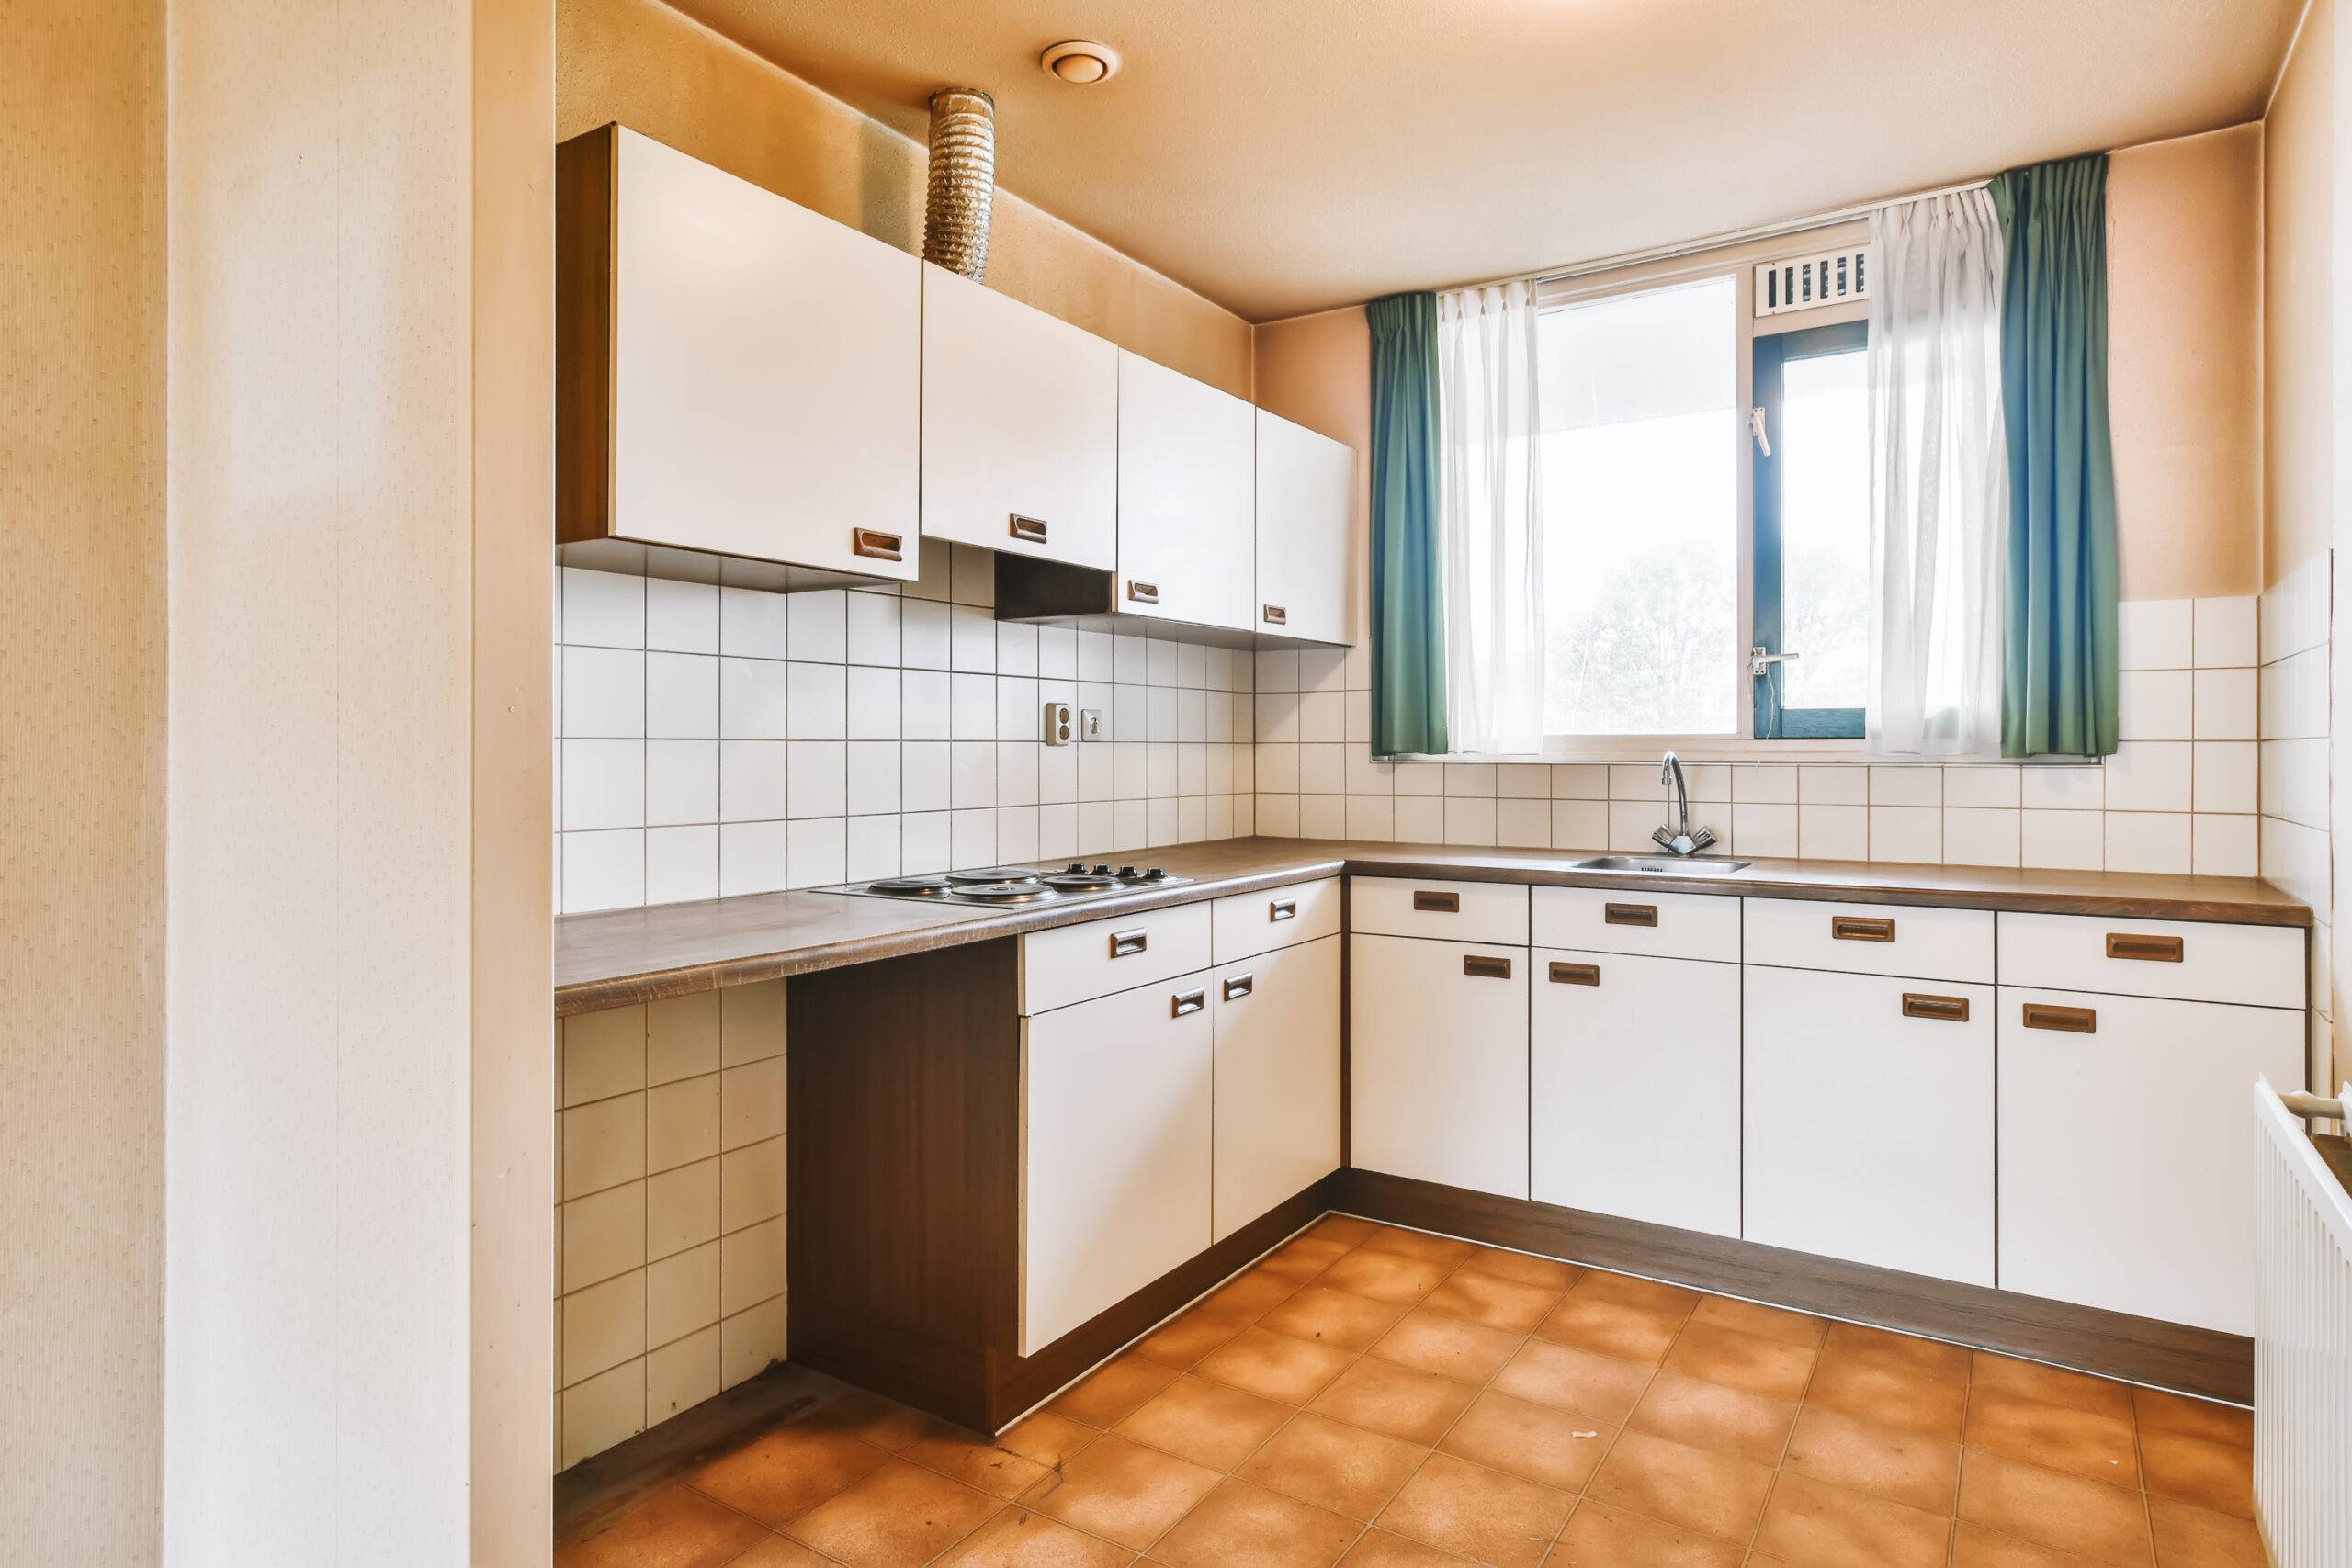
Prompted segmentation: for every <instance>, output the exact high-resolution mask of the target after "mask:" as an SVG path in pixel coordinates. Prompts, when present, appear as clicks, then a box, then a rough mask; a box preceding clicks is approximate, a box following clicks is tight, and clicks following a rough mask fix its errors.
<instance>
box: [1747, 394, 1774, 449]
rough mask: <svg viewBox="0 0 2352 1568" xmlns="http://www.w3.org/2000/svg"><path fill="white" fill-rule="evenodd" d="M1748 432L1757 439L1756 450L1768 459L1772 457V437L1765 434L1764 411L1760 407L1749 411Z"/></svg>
mask: <svg viewBox="0 0 2352 1568" xmlns="http://www.w3.org/2000/svg"><path fill="white" fill-rule="evenodd" d="M1747 431H1748V434H1751V435H1753V436H1755V437H1756V449H1757V450H1758V451H1759V452H1761V453H1763V454H1764V456H1766V457H1770V456H1771V455H1772V437H1771V436H1770V435H1769V434H1766V433H1765V429H1764V410H1763V408H1762V407H1761V406H1760V405H1759V406H1758V407H1756V408H1752V409H1749V410H1748V411H1747Z"/></svg>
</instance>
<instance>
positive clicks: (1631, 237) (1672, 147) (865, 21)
mask: <svg viewBox="0 0 2352 1568" xmlns="http://www.w3.org/2000/svg"><path fill="white" fill-rule="evenodd" d="M673 3H674V4H675V5H676V6H678V8H679V9H680V10H683V11H684V12H685V13H686V14H687V15H689V16H691V17H695V18H696V19H698V20H700V21H702V22H704V23H705V24H707V25H708V26H710V27H712V28H716V29H717V30H718V31H719V32H721V33H723V34H725V35H727V36H728V37H730V38H732V39H736V40H737V41H739V42H741V43H742V44H744V45H746V46H747V47H749V48H750V49H752V50H753V51H756V52H757V53H759V54H762V55H764V56H766V57H767V58H768V59H770V60H773V61H775V62H776V63H778V64H780V65H782V66H784V67H785V68H786V69H787V70H790V71H792V72H793V73H796V74H798V75H800V76H803V77H805V78H807V79H808V80H809V81H811V82H814V83H815V84H816V85H819V86H820V87H822V88H824V89H825V90H826V91H828V92H831V93H832V94H834V95H836V96H840V97H842V98H843V99H846V100H847V101H848V102H850V103H852V104H854V105H855V106H856V107H859V108H861V109H863V110H865V112H867V113H869V114H871V115H873V116H875V117H876V118H879V119H881V120H883V121H884V122H886V123H888V125H890V126H892V127H895V128H896V129H898V130H901V131H904V132H906V133H907V134H908V135H910V136H913V137H916V138H918V139H920V138H921V136H922V130H923V123H924V108H923V105H924V101H925V99H926V97H927V96H928V95H929V94H930V92H931V90H932V89H933V88H934V87H937V86H942V85H948V84H956V85H973V86H978V87H983V88H986V89H987V90H988V91H989V93H991V94H993V95H994V96H995V98H996V101H997V106H998V115H999V120H1000V130H999V151H998V164H997V178H998V181H999V183H1000V185H1001V186H1002V187H1003V188H1005V189H1007V190H1011V191H1013V192H1016V193H1018V194H1019V195H1021V196H1023V197H1027V198H1029V199H1030V200H1032V201H1035V202H1036V203H1037V204H1038V205H1040V206H1042V207H1044V208H1046V209H1047V210H1049V211H1051V212H1053V213H1055V214H1056V215H1057V216H1059V217H1061V218H1063V219H1066V220H1069V222H1071V223H1074V224H1076V225H1077V226H1078V227H1079V228H1080V229H1083V230H1085V231H1088V232H1090V233H1091V234H1094V235H1095V236H1097V237H1099V238H1100V239H1102V240H1103V241H1105V242H1107V243H1110V244H1112V245H1114V246H1116V247H1117V248H1118V249H1119V250H1121V251H1124V252H1125V253H1127V254H1129V255H1132V256H1134V257H1136V259H1138V260H1140V261H1143V262H1145V263H1146V264H1148V265H1151V266H1153V267H1156V268H1158V269H1159V270H1160V271H1162V272H1164V273H1166V274H1168V275H1169V276H1171V277H1173V278H1176V279H1177V280H1179V281H1180V282H1182V283H1184V284H1187V285H1189V286H1190V287H1192V288H1194V289H1197V290H1198V291H1199V292H1201V293H1202V294H1204V295H1205V296H1207V297H1208V298H1209V299H1214V300H1216V301H1217V302H1218V303H1219V304H1222V305H1224V306H1226V307H1227V308H1228V309H1231V310H1235V311H1238V312H1239V313H1240V314H1241V315H1244V316H1247V317H1249V318H1250V319H1252V320H1255V321H1267V320H1272V319H1275V318H1279V317H1283V316H1290V315H1296V314H1300V313H1303V312H1306V311H1311V310H1320V309H1323V308H1325V307H1328V306H1331V305H1338V304H1346V303H1351V302H1353V301H1357V300H1361V299H1370V298H1372V297H1374V296H1375V295H1379V294H1385V293H1388V292H1391V291H1394V290H1397V289H1400V288H1442V287H1445V286H1447V285H1450V284H1455V283H1461V282H1467V281H1472V280H1476V279H1482V278H1487V277H1493V276H1504V275H1510V274H1514V273H1521V272H1532V271H1536V270H1540V269H1544V268H1547V267H1557V266H1562V265H1568V264H1572V263H1575V262H1577V261H1581V260H1587V259H1590V258H1593V257H1598V256H1606V255H1613V254H1622V253H1624V252H1627V251H1632V250H1637V249H1642V248H1645V247H1648V246H1652V245H1658V244H1667V243H1674V242H1678V241H1681V240H1686V239H1691V238H1694V237H1697V236H1701V235H1705V234H1711V233H1716V232H1720V231H1726V230H1731V229H1736V228H1742V227H1745V226H1747V225H1749V224H1754V223H1761V222H1768V221H1772V220H1780V219H1785V218H1791V217H1798V216H1803V215H1805V214H1809V213H1813V212H1817V211H1822V210H1825V209H1831V208H1835V207H1840V206H1844V205H1847V204H1849V203H1853V202H1859V201H1868V200H1871V199H1875V198H1877V197H1883V196H1890V195H1896V194H1900V193H1902V192H1905V191H1908V190H1916V189H1919V188H1922V187H1926V186H1935V185H1939V184H1943V183H1947V182H1951V181H1954V180H1962V179H1968V178H1972V177H1974V176H1977V175H1985V174H1988V173H1990V172H1992V171H1994V170H1996V169H1998V168H2002V167H2004V166H2007V165H2009V164H2019V163H2026V162H2030V161H2032V160H2034V159H2038V158H2048V157H2055V156H2059V155H2062V154H2065V153H2070V152H2082V151H2086V150H2088V149H2092V148H2101V147H2120V146H2127V145H2130V144H2131V143H2134V142H2141V141H2154V140H2158V139H2161V138H2165V137H2170V136H2178V135H2183V134H2187V133H2189V132H2193V131H2199V130H2212V129H2215V128H2217V127H2221V126H2224V125H2233V124H2237V123H2239V122H2242V121H2245V120H2248V119H2254V118H2258V117H2260V115H2261V114H2262V112H2263V109H2264V107H2265V104H2266V101H2267V98H2268V96H2269V93H2270V89H2271V85H2272V82H2273V80H2274V79H2275V78H2276V76H2277V74H2278V68H2279V63H2280V61H2281V60H2282V58H2283V57H2284V56H2285V54H2286V51H2287V46H2288V42H2289V40H2290V37H2291V35H2292V33H2293V30H2294V27H2295V22H2296V17H2297V16H2298V14H2299V12H2300V11H2301V0H1778V3H1775V4H1763V3H1759V0H673ZM1070 38H1079V39H1094V40H1096V41H1100V42H1103V43H1108V44H1110V45H1112V46H1114V48H1116V49H1118V50H1120V51H1123V52H1124V53H1125V56H1126V63H1125V68H1124V69H1123V70H1122V71H1121V72H1120V73H1119V74H1118V75H1117V76H1116V77H1115V78H1114V79H1113V80H1111V81H1109V82H1107V83H1103V84H1102V85H1096V86H1091V87H1072V86H1068V85H1063V84H1060V83H1058V82H1056V81H1055V80H1053V79H1052V78H1050V77H1048V76H1047V75H1046V74H1045V73H1044V72H1042V71H1041V70H1040V69H1039V68H1038V65H1037V55H1038V52H1039V51H1041V50H1043V49H1044V48H1045V47H1046V45H1048V44H1051V43H1054V42H1056V41H1057V40H1059V39H1070Z"/></svg>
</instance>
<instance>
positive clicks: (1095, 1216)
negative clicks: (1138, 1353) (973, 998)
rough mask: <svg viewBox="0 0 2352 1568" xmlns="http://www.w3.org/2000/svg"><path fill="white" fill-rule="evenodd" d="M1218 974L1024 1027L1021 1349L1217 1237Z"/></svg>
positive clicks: (1087, 1005) (1043, 1017) (1102, 1001)
mask: <svg viewBox="0 0 2352 1568" xmlns="http://www.w3.org/2000/svg"><path fill="white" fill-rule="evenodd" d="M1214 979H1215V976H1213V975H1212V974H1210V973H1209V972H1207V971H1203V972H1200V973H1197V974H1193V975H1185V976H1178V977H1176V978H1175V979H1172V980H1165V981H1161V982H1160V983H1159V984H1157V985H1151V986H1145V987H1139V988H1137V989H1136V990H1132V991H1121V992H1119V993H1118V994H1116V995H1114V996H1108V997H1102V998H1097V999H1095V1000H1093V1001H1091V1002H1080V1003H1079V1004H1078V1005H1076V1006H1075V1007H1066V1008H1061V1009H1059V1010H1056V1011H1053V1012H1047V1013H1040V1014H1038V1015H1036V1016H1035V1017H1034V1018H1027V1019H1023V1021H1022V1054H1023V1069H1024V1070H1023V1082H1024V1084H1025V1091H1024V1106H1023V1110H1024V1115H1025V1122H1024V1127H1023V1146H1024V1156H1025V1165H1024V1169H1023V1181H1022V1194H1023V1227H1022V1229H1023V1242H1024V1249H1023V1259H1022V1269H1023V1292H1022V1303H1023V1313H1022V1325H1021V1353H1022V1354H1023V1355H1024V1356H1028V1355H1035V1353H1036V1352H1037V1351H1038V1350H1039V1349H1040V1348H1043V1347H1045V1346H1046V1345H1050V1344H1052V1343H1053V1342H1054V1341H1055V1340H1056V1339H1058V1338H1059V1337H1062V1336H1063V1335H1065V1334H1067V1333H1069V1331H1070V1330H1071V1329H1073V1328H1076V1327H1077V1326H1078V1325H1080V1324H1082V1323H1084V1322H1086V1321H1087V1320H1088V1319H1089V1318H1091V1317H1092V1316H1094V1315H1095V1314H1097V1313H1100V1312H1102V1311H1103V1310H1104V1309H1105V1308H1107V1307H1111V1306H1114V1305H1116V1304H1117V1303H1119V1302H1121V1301H1122V1300H1124V1299H1125V1298H1126V1297H1127V1296H1128V1295H1129V1294H1130V1293H1132V1292H1135V1291H1137V1290H1139V1289H1141V1288H1142V1287H1143V1286H1145V1285H1148V1284H1149V1283H1151V1281H1152V1280H1157V1279H1158V1278H1159V1276H1161V1275H1162V1274H1165V1273H1167V1272H1168V1271H1169V1270H1170V1269H1173V1268H1175V1267H1176V1266H1177V1265H1178V1264H1180V1263H1182V1262H1184V1261H1186V1260H1187V1259H1189V1258H1192V1257H1193V1255H1194V1254H1196V1253H1198V1252H1201V1251H1202V1250H1204V1248H1206V1247H1207V1246H1208V1245H1209V1182H1210V1168H1209V1145H1210V1136H1211V1132H1210V1129H1211V1124H1212V1123H1211V1118H1212V1115H1213V1099H1212V1095H1211V1083H1210V1075H1211V1073H1212V1072H1213V1070H1214V1061H1215V1048H1214V1043H1213V1036H1214V1031H1215V1021H1216V1010H1215V1008H1214V1006H1213V1005H1212V1003H1211V1001H1210V997H1211V996H1212V994H1213V993H1212V991H1211V989H1210V987H1211V986H1212V984H1213V982H1214Z"/></svg>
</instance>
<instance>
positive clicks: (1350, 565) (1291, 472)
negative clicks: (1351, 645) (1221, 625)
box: [1250, 409, 1356, 643]
mask: <svg viewBox="0 0 2352 1568" xmlns="http://www.w3.org/2000/svg"><path fill="white" fill-rule="evenodd" d="M1355 476H1356V453H1355V448H1354V447H1352V446H1347V445H1345V444H1344V443H1342V442H1338V441H1334V440H1332V439H1331V438H1330V437H1329V436H1328V435H1323V434H1318V433H1317V432H1315V431H1312V430H1309V429H1307V428H1306V426H1305V425H1303V424H1293V423H1291V422H1290V421H1289V420H1286V419H1283V418H1281V417H1279V416H1277V415H1274V414H1271V413H1268V412H1266V411H1265V410H1263V409H1260V410H1259V411H1258V594H1257V599H1258V602H1257V604H1256V605H1255V606H1254V607H1253V613H1252V615H1251V619H1250V625H1251V626H1253V627H1254V628H1255V629H1257V630H1259V631H1261V632H1269V633H1273V634H1277V635H1281V636H1286V637H1306V638H1309V639H1312V640H1313V641H1316V642H1341V643H1345V642H1353V641H1354V640H1355V630H1354V626H1353V624H1352V620H1351V615H1350V611H1351V607H1352V606H1353V604H1354V603H1355V574H1354V552H1353V550H1352V549H1351V547H1350V546H1351V540H1352V538H1353V535H1354V517H1355Z"/></svg>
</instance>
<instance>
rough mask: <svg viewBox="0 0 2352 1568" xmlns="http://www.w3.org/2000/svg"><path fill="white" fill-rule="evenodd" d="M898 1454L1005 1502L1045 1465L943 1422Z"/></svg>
mask: <svg viewBox="0 0 2352 1568" xmlns="http://www.w3.org/2000/svg"><path fill="white" fill-rule="evenodd" d="M1036 1419H1050V1417H1036ZM1080 1430H1084V1428H1080ZM1087 1436H1088V1437H1090V1438H1091V1437H1092V1436H1093V1434H1092V1433H1091V1432H1088V1433H1087ZM899 1458H900V1459H904V1460H910V1461H913V1462H914V1463H916V1464H919V1465H922V1467H923V1468H924V1469H925V1470H935V1471H937V1472H939V1473H940V1474H942V1475H944V1476H946V1477H947V1478H948V1479H949V1480H951V1481H960V1482H962V1483H964V1484H965V1485H967V1486H970V1487H973V1488H975V1489H977V1490H978V1491H981V1492H985V1493H987V1494H988V1495H989V1496H991V1497H1002V1498H1004V1499H1006V1500H1007V1501H1010V1500H1012V1498H1015V1497H1018V1496H1020V1495H1022V1494H1023V1492H1026V1491H1028V1490H1029V1488H1031V1487H1032V1486H1035V1484H1037V1481H1038V1478H1039V1477H1041V1476H1043V1475H1044V1474H1045V1473H1046V1470H1047V1469H1048V1468H1049V1467H1048V1466H1046V1465H1044V1464H1040V1463H1039V1462H1038V1461H1035V1460H1033V1459H1030V1458H1027V1457H1026V1456H1024V1455H1022V1454H1018V1453H1015V1452H1013V1451H1012V1450H1011V1449H1008V1448H1006V1447H1005V1446H1004V1445H1003V1444H1002V1443H1000V1442H994V1441H991V1440H990V1439H989V1438H982V1437H977V1436H975V1435H973V1434H972V1433H969V1432H962V1431H957V1430H956V1428H954V1427H947V1426H945V1424H944V1423H942V1429H941V1430H940V1431H937V1432H934V1433H933V1434H932V1435H931V1436H930V1437H927V1438H916V1439H915V1440H914V1441H913V1442H911V1443H909V1444H908V1445H907V1446H906V1447H905V1448H904V1449H902V1450H899Z"/></svg>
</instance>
